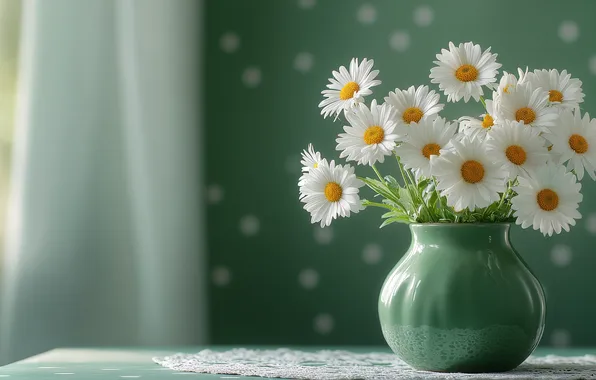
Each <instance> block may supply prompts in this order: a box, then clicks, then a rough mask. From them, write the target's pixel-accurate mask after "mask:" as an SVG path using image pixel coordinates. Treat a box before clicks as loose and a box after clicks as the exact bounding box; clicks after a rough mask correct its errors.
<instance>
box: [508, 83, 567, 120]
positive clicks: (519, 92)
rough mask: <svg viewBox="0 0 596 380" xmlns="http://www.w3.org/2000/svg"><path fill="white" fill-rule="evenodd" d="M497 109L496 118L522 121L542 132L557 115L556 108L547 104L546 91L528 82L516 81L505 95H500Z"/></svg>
mask: <svg viewBox="0 0 596 380" xmlns="http://www.w3.org/2000/svg"><path fill="white" fill-rule="evenodd" d="M497 110H498V119H504V120H515V121H519V122H523V123H524V124H526V125H530V126H532V127H536V128H539V130H540V131H543V132H548V128H549V127H552V126H554V125H555V123H556V121H557V118H558V117H559V114H558V112H557V110H556V109H555V108H552V107H549V106H548V92H547V91H546V90H544V89H542V88H536V89H535V88H534V87H533V86H532V85H531V84H530V83H522V84H519V83H518V84H517V86H515V89H510V90H509V91H508V93H507V96H500V99H499V106H498V109H497Z"/></svg>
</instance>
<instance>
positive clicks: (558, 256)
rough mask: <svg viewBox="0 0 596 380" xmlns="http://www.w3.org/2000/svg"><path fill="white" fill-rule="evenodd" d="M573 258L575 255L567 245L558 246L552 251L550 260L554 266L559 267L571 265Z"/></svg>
mask: <svg viewBox="0 0 596 380" xmlns="http://www.w3.org/2000/svg"><path fill="white" fill-rule="evenodd" d="M572 256H573V253H572V252H571V248H570V247H569V246H568V245H565V244H557V245H555V246H554V247H553V249H552V250H551V251H550V259H551V260H552V262H553V264H555V265H557V266H559V267H564V266H567V265H569V263H570V262H571V257H572Z"/></svg>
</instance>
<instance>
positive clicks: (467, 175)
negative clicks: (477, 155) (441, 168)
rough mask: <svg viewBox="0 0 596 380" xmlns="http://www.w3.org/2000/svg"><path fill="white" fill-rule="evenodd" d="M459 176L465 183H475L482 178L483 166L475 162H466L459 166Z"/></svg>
mask: <svg viewBox="0 0 596 380" xmlns="http://www.w3.org/2000/svg"><path fill="white" fill-rule="evenodd" d="M460 171H461V176H462V178H463V179H464V181H466V182H467V183H477V182H480V181H482V178H484V166H482V164H481V163H480V162H478V161H476V160H468V161H466V162H464V163H463V164H462V166H461V170H460Z"/></svg>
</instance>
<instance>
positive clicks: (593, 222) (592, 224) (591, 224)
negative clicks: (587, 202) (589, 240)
mask: <svg viewBox="0 0 596 380" xmlns="http://www.w3.org/2000/svg"><path fill="white" fill-rule="evenodd" d="M586 230H588V232H589V233H591V234H596V213H593V214H590V215H588V217H587V218H586Z"/></svg>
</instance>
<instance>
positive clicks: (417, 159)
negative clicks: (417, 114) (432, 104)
mask: <svg viewBox="0 0 596 380" xmlns="http://www.w3.org/2000/svg"><path fill="white" fill-rule="evenodd" d="M456 131H457V123H447V122H446V120H445V119H444V118H442V117H437V118H436V119H434V120H431V119H423V120H421V121H420V123H417V124H416V123H412V124H411V127H410V128H409V129H408V137H407V139H406V141H404V142H403V143H401V144H400V145H399V146H398V147H397V148H395V152H396V153H397V155H398V156H399V157H400V160H401V162H402V163H403V164H404V167H405V168H406V169H412V171H413V172H414V175H415V176H416V179H419V178H420V177H426V178H429V177H430V175H431V171H430V158H431V156H439V155H440V154H441V153H444V152H445V151H444V149H445V148H448V145H449V141H450V140H451V139H452V138H453V136H454V135H455V132H456Z"/></svg>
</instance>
